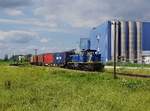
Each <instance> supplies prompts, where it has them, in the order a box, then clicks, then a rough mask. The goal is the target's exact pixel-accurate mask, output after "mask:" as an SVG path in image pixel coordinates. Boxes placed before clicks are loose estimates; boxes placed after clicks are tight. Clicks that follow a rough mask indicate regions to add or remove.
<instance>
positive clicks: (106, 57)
mask: <svg viewBox="0 0 150 111" xmlns="http://www.w3.org/2000/svg"><path fill="white" fill-rule="evenodd" d="M141 23H142V28H141V29H142V30H141V31H142V33H141V37H142V38H141V40H142V41H141V44H142V52H143V51H150V22H141ZM126 25H128V24H126ZM119 28H120V27H119ZM134 28H135V29H137V27H136V25H135V27H134ZM120 30H121V29H119V32H118V33H120ZM111 34H112V32H111V21H106V22H104V23H103V24H101V25H99V26H98V27H95V28H93V29H92V30H91V32H90V43H91V44H90V48H91V49H93V50H97V49H98V48H99V51H100V54H101V60H102V61H103V62H107V61H110V60H112V40H114V39H113V38H112V35H111ZM134 34H135V35H134V36H135V38H134V40H135V44H134V49H135V53H136V50H137V42H136V41H137V30H136V31H135V32H134ZM126 35H127V36H126V37H127V38H126V50H129V29H126ZM97 36H99V37H100V38H99V44H98V39H97ZM118 37H119V38H121V37H120V34H119V36H118ZM118 41H119V42H118V46H119V48H118V49H119V51H120V53H121V48H120V47H121V41H120V39H119V40H118ZM128 53H129V52H128V51H127V56H129V54H128Z"/></svg>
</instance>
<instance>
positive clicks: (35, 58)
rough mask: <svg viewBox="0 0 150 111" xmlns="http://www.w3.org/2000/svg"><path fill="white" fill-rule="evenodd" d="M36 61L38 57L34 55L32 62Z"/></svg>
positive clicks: (35, 62)
mask: <svg viewBox="0 0 150 111" xmlns="http://www.w3.org/2000/svg"><path fill="white" fill-rule="evenodd" d="M37 62H38V57H37V56H36V55H34V56H33V64H37Z"/></svg>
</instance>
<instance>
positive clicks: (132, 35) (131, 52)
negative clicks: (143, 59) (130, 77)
mask: <svg viewBox="0 0 150 111" xmlns="http://www.w3.org/2000/svg"><path fill="white" fill-rule="evenodd" d="M128 25H129V61H130V62H132V63H134V61H135V55H136V50H135V33H136V29H135V22H133V21H129V22H128Z"/></svg>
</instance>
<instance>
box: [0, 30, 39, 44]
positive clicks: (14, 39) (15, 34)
mask: <svg viewBox="0 0 150 111" xmlns="http://www.w3.org/2000/svg"><path fill="white" fill-rule="evenodd" d="M37 37H38V34H37V33H36V32H30V31H22V30H13V31H0V42H7V43H8V42H10V43H27V42H29V41H31V40H33V39H35V38H37Z"/></svg>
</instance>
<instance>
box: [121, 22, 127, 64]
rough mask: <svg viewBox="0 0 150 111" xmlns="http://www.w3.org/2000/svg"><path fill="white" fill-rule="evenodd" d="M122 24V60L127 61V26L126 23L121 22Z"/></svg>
mask: <svg viewBox="0 0 150 111" xmlns="http://www.w3.org/2000/svg"><path fill="white" fill-rule="evenodd" d="M120 24H121V60H122V61H126V58H127V50H126V39H127V24H126V21H120Z"/></svg>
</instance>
